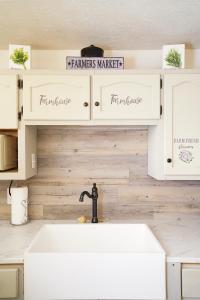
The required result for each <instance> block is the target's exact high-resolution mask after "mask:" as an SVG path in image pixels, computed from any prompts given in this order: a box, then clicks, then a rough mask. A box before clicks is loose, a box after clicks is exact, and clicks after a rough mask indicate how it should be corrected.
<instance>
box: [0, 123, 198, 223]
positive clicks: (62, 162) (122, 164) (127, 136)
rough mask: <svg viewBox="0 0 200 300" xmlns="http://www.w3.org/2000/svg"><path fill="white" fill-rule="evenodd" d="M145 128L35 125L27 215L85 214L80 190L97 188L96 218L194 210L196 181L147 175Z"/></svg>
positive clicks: (0, 196)
mask: <svg viewBox="0 0 200 300" xmlns="http://www.w3.org/2000/svg"><path fill="white" fill-rule="evenodd" d="M147 135H148V131H147V129H146V128H145V127H137V128H136V127H64V126H63V127H60V126H50V127H39V128H38V175H37V176H35V177H34V178H32V179H30V180H28V181H27V182H26V184H27V185H28V186H29V194H30V197H29V200H30V205H29V215H30V218H32V219H42V218H45V219H74V218H78V217H79V216H80V215H86V216H90V215H91V200H90V199H87V198H85V202H84V203H79V201H78V199H79V195H80V193H81V192H82V191H83V190H85V189H86V190H89V191H90V190H91V186H92V183H93V182H96V183H97V185H98V188H99V213H100V217H101V218H109V219H124V220H125V219H131V218H134V216H136V215H137V217H138V215H141V217H145V218H153V217H154V216H155V215H156V216H158V215H159V214H160V215H162V214H168V213H177V212H179V213H197V214H200V183H199V182H198V181H157V180H155V179H153V178H151V177H149V176H148V175H147ZM7 185H8V182H1V183H0V188H1V192H0V219H8V218H9V215H10V206H9V205H7V204H6V186H7Z"/></svg>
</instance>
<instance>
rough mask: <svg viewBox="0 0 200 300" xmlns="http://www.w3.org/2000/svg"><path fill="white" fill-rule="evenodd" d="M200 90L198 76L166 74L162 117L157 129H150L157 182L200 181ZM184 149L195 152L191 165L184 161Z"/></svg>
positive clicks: (150, 168) (150, 154)
mask: <svg viewBox="0 0 200 300" xmlns="http://www.w3.org/2000/svg"><path fill="white" fill-rule="evenodd" d="M199 91H200V75H199V74H192V73H191V74H189V73H187V72H186V74H183V73H180V74H177V73H174V74H173V73H169V74H167V75H164V82H163V89H162V91H161V104H162V105H163V114H162V116H161V119H160V120H159V122H158V126H152V127H150V128H149V138H148V174H149V175H150V176H152V177H154V178H156V179H158V180H199V179H200V143H199V139H200V124H199V121H198V120H199V114H198V111H199V108H200V101H198V93H199ZM190 95H191V96H190ZM179 137H180V138H183V139H185V140H183V141H184V143H177V141H179V140H177V138H179ZM190 138H191V139H192V140H190ZM184 147H186V148H184ZM187 147H188V148H187ZM179 148H180V149H179ZM185 150H186V151H189V152H191V153H192V161H191V162H189V163H188V162H184V161H183V159H184V157H183V154H184V152H183V151H185ZM179 155H180V157H181V159H180V157H179ZM168 158H171V159H172V162H171V163H168V162H167V159H168Z"/></svg>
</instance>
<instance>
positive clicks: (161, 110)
mask: <svg viewBox="0 0 200 300" xmlns="http://www.w3.org/2000/svg"><path fill="white" fill-rule="evenodd" d="M162 112H163V109H162V105H160V115H161V116H162Z"/></svg>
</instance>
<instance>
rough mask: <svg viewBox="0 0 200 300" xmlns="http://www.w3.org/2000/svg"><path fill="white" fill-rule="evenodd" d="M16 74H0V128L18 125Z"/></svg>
mask: <svg viewBox="0 0 200 300" xmlns="http://www.w3.org/2000/svg"><path fill="white" fill-rule="evenodd" d="M17 79H18V76H17V75H12V74H8V75H0V107H1V109H0V129H5V128H6V129H15V128H17V127H18V87H17Z"/></svg>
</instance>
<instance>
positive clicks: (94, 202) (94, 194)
mask: <svg viewBox="0 0 200 300" xmlns="http://www.w3.org/2000/svg"><path fill="white" fill-rule="evenodd" d="M85 195H86V196H87V197H88V198H91V199H92V220H91V223H98V217H97V199H98V189H97V186H96V183H93V187H92V193H91V194H90V193H89V192H87V191H84V192H82V193H81V195H80V198H79V201H80V202H83V201H84V196H85Z"/></svg>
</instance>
